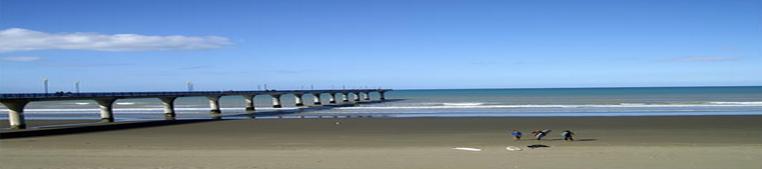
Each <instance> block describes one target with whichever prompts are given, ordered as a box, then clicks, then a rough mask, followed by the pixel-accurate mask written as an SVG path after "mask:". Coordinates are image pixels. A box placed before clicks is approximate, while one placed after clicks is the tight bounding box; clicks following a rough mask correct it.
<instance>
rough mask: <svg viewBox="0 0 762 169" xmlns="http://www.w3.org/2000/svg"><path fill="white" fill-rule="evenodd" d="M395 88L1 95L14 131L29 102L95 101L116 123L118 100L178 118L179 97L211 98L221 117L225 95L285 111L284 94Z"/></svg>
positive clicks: (345, 96)
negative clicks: (155, 102)
mask: <svg viewBox="0 0 762 169" xmlns="http://www.w3.org/2000/svg"><path fill="white" fill-rule="evenodd" d="M390 90H391V89H346V90H257V91H193V92H98V93H18V94H0V103H2V104H3V105H5V107H7V108H8V121H10V128H11V129H25V128H26V121H25V120H24V107H25V106H26V105H27V104H28V103H29V102H34V101H56V100H95V102H96V103H98V107H100V117H101V121H102V122H114V111H113V104H114V102H115V101H116V100H118V99H134V98H157V99H159V100H160V101H161V103H162V105H164V116H165V117H168V118H170V119H171V118H174V117H175V116H176V114H175V103H174V102H175V99H177V98H178V97H207V98H208V99H209V112H210V113H211V114H212V115H219V114H221V113H222V111H220V101H219V100H220V97H222V96H242V97H243V99H244V101H245V102H244V103H245V107H246V111H247V112H250V113H254V112H255V108H254V97H255V96H259V95H267V96H270V97H272V106H273V107H274V108H281V107H283V105H282V104H281V99H280V97H281V96H282V95H288V94H291V95H294V98H295V100H294V103H295V104H296V106H304V99H303V96H304V95H312V96H313V104H314V105H322V104H323V103H322V102H321V100H320V97H321V95H324V94H328V96H329V103H331V104H337V103H339V100H337V98H336V95H337V94H338V95H340V96H341V102H350V100H349V99H350V98H349V97H350V95H352V96H353V97H352V100H353V101H354V102H362V101H369V100H370V93H371V92H378V94H379V96H380V97H379V99H380V100H381V101H384V100H386V97H385V94H384V93H386V92H387V91H390Z"/></svg>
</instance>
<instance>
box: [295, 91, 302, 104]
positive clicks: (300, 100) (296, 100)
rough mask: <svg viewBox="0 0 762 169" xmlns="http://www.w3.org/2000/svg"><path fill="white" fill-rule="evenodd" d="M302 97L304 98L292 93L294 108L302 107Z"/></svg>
mask: <svg viewBox="0 0 762 169" xmlns="http://www.w3.org/2000/svg"><path fill="white" fill-rule="evenodd" d="M302 96H304V94H299V93H294V103H296V106H304V99H302Z"/></svg>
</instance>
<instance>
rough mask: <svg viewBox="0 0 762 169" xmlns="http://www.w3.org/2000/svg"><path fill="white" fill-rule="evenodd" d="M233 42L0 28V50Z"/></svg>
mask: <svg viewBox="0 0 762 169" xmlns="http://www.w3.org/2000/svg"><path fill="white" fill-rule="evenodd" d="M230 44H232V42H230V40H228V39H227V38H225V37H219V36H180V35H172V36H151V35H139V34H99V33H86V32H75V33H47V32H39V31H33V30H28V29H22V28H9V29H5V30H0V52H13V51H31V50H49V49H59V50H93V51H155V50H192V49H211V48H220V47H223V46H225V45H230Z"/></svg>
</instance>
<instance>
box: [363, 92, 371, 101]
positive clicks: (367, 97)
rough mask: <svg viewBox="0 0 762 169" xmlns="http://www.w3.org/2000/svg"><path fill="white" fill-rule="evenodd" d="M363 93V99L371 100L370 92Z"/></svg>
mask: <svg viewBox="0 0 762 169" xmlns="http://www.w3.org/2000/svg"><path fill="white" fill-rule="evenodd" d="M362 94H363V96H362V99H363V100H370V92H363V93H362Z"/></svg>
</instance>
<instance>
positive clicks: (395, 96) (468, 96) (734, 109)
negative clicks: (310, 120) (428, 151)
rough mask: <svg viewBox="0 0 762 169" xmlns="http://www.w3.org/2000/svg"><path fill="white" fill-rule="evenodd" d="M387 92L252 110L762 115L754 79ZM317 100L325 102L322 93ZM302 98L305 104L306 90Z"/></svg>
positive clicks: (144, 113) (76, 104)
mask: <svg viewBox="0 0 762 169" xmlns="http://www.w3.org/2000/svg"><path fill="white" fill-rule="evenodd" d="M386 97H387V99H389V101H386V102H382V103H368V104H358V105H355V106H342V107H324V108H312V109H300V108H296V107H293V100H294V99H293V96H288V95H287V96H285V97H283V98H282V99H283V103H284V105H286V107H285V108H280V109H275V108H269V107H270V106H271V103H270V99H271V98H270V97H269V96H257V97H256V98H255V100H256V101H255V103H256V106H257V111H258V112H260V113H263V114H268V113H275V112H279V113H282V114H279V116H280V117H284V118H294V117H302V116H306V117H317V116H340V117H345V116H375V117H502V116H540V117H544V116H667V115H762V87H759V86H756V87H640V88H553V89H436V90H433V89H432V90H394V91H391V92H388V93H387V94H386ZM371 98H372V99H373V100H378V95H377V93H372V94H371ZM322 99H323V100H322V101H323V103H328V100H327V99H328V97H327V95H325V96H323V98H322ZM304 100H305V101H306V104H307V105H308V106H311V101H312V97H311V96H305V98H304ZM221 104H222V107H223V108H222V111H223V114H224V115H226V116H225V117H224V118H250V117H249V116H243V115H240V114H244V113H245V112H244V109H243V104H244V102H243V98H242V97H240V96H226V97H223V98H222V99H221ZM208 106H209V105H208V102H207V100H206V98H204V97H188V98H179V99H178V100H177V101H176V109H177V113H178V118H180V119H183V118H209V117H210V116H209V114H208V109H209V108H208ZM0 109H4V108H0ZM25 114H26V117H27V118H28V119H98V108H97V105H96V104H95V102H94V101H90V100H80V101H50V102H32V103H30V104H29V105H28V106H27V109H26V112H25ZM115 117H116V118H117V119H118V120H142V119H163V114H162V105H161V103H160V102H159V100H158V99H124V100H118V101H117V102H116V105H115ZM3 118H7V117H3ZM257 118H278V116H266V115H262V116H260V117H257Z"/></svg>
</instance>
